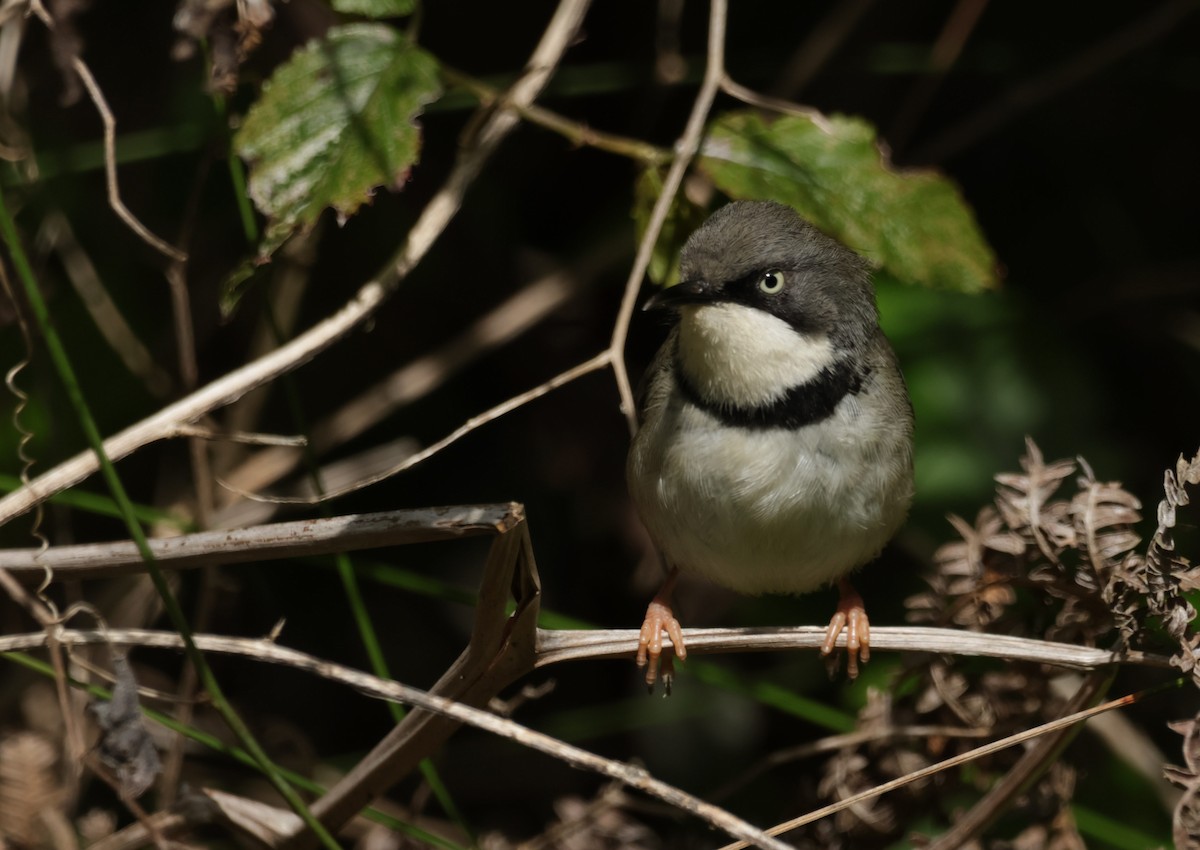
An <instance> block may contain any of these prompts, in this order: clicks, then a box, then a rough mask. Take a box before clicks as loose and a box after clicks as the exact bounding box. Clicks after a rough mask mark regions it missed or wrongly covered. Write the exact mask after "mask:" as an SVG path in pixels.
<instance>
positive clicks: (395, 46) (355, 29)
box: [234, 24, 440, 262]
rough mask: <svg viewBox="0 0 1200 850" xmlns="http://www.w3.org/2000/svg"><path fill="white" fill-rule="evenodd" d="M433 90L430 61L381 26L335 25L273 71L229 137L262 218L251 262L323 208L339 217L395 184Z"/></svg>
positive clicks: (400, 182)
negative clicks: (259, 240) (247, 172)
mask: <svg viewBox="0 0 1200 850" xmlns="http://www.w3.org/2000/svg"><path fill="white" fill-rule="evenodd" d="M439 92H440V85H439V82H438V65H437V62H436V60H434V59H433V57H431V56H429V54H427V53H425V52H424V51H422V50H420V49H419V48H417V47H416V46H414V45H413V44H412V43H411V42H410V41H408V40H407V39H406V38H405V37H404V36H402V35H401V34H399V33H398V32H396V30H394V29H392V28H391V27H386V26H383V25H380V24H350V25H347V26H343V27H334V28H333V29H331V30H330V31H329V33H328V35H327V36H326V38H324V39H323V40H320V41H314V42H312V43H311V44H309V45H307V46H306V47H304V48H302V49H300V50H298V51H296V53H295V54H293V55H292V57H291V58H290V59H289V60H288V61H287V62H285V63H284V64H283V65H281V66H280V67H279V68H278V69H277V70H276V71H275V73H274V74H273V75H272V76H271V79H270V80H268V81H267V83H266V84H264V85H263V90H262V96H261V97H260V98H259V99H258V102H256V103H255V104H254V106H253V107H251V109H250V112H249V113H248V114H247V115H246V119H245V122H244V123H243V125H242V128H241V130H239V131H238V133H237V135H236V136H235V137H234V150H235V151H236V152H237V153H238V155H239V156H241V157H243V158H244V159H246V160H247V162H248V163H249V165H250V179H249V193H250V197H251V198H252V199H253V200H254V203H255V204H256V205H257V206H258V208H259V210H261V211H262V212H263V214H265V215H266V216H267V228H266V232H265V234H264V235H263V240H262V243H261V244H260V245H259V249H258V254H259V261H260V262H265V261H266V260H267V259H269V257H270V255H271V254H272V253H273V252H274V251H275V249H276V248H278V247H279V246H280V245H281V244H282V243H283V242H284V240H285V239H287V238H288V236H290V235H291V234H292V233H293V232H295V231H296V230H298V229H301V228H308V227H311V226H312V225H313V223H314V222H315V221H316V220H317V218H318V216H320V214H321V212H322V211H323V210H324V209H325V208H326V207H332V208H333V209H334V210H336V211H337V214H338V218H339V220H344V219H345V218H346V217H348V216H350V215H353V214H354V213H355V211H357V210H358V208H359V207H360V206H361V205H362V204H363V203H364V202H367V201H369V200H370V199H371V197H372V195H373V194H374V192H375V190H376V189H377V188H378V187H380V186H388V187H391V188H393V189H400V188H402V187H403V186H404V182H405V180H406V179H407V177H408V173H409V171H410V169H411V168H412V166H413V165H414V164H415V163H416V162H417V157H418V154H419V152H420V148H421V135H420V129H419V127H418V126H417V124H416V121H415V119H416V117H417V116H418V115H420V113H421V110H422V108H423V107H424V106H425V105H426V104H428V103H430V102H432V101H434V100H436V99H437V96H438V94H439Z"/></svg>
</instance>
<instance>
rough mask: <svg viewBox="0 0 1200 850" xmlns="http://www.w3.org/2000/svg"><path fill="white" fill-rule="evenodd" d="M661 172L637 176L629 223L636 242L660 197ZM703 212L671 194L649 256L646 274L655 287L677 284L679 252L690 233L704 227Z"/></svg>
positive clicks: (644, 172)
mask: <svg viewBox="0 0 1200 850" xmlns="http://www.w3.org/2000/svg"><path fill="white" fill-rule="evenodd" d="M662 178H663V175H662V172H661V171H660V170H659V169H658V168H647V169H646V170H645V171H643V172H642V173H641V175H639V176H638V179H637V183H636V184H635V185H634V189H633V220H634V223H635V224H636V225H637V235H638V240H639V241H640V240H641V238H642V234H644V233H645V232H646V227H647V226H648V225H649V224H650V215H651V213H653V211H654V204H655V203H656V202H657V201H658V196H659V195H661V194H662ZM704 218H705V211H704V210H703V209H702V208H700V207H698V206H696V205H695V204H693V203H692V202H691V201H689V200H688V199H687V198H686V197H685V196H684V194H683V193H682V192H677V193H676V194H675V198H674V200H672V201H671V208H670V209H669V210H667V217H666V219H665V220H664V221H663V226H662V230H661V231H660V232H659V234H658V241H657V242H655V243H654V252H653V253H652V254H651V255H650V266H649V268H647V269H646V274H647V276H648V277H649V278H650V280H651V281H653V282H654V283H656V284H658V285H659V286H670V285H672V284H674V283H678V282H679V252H680V251H681V250H683V243H684V242H686V241H687V238H688V236H690V235H691V233H692V231H693V230H695V229H696V228H698V227H699V226H700V225H701V224H703V223H704Z"/></svg>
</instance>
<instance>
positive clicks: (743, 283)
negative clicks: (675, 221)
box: [647, 201, 878, 349]
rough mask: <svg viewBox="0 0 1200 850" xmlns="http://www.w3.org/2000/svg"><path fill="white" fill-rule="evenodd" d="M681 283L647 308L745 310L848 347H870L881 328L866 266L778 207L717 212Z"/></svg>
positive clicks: (695, 244) (686, 256)
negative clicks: (726, 306) (719, 305)
mask: <svg viewBox="0 0 1200 850" xmlns="http://www.w3.org/2000/svg"><path fill="white" fill-rule="evenodd" d="M680 277H681V280H682V282H681V283H679V284H676V285H675V286H673V287H670V288H669V289H665V290H663V291H662V292H660V293H658V294H657V295H656V296H654V298H652V299H651V301H650V302H649V303H648V304H647V307H654V306H670V305H682V304H703V303H716V302H731V303H735V304H741V305H744V306H747V307H753V308H756V309H759V310H763V311H766V312H768V313H770V314H772V315H774V316H776V317H778V318H779V319H781V320H783V321H785V322H787V323H788V324H790V325H791V326H792V327H793V328H795V329H796V330H797V331H798V332H800V333H803V334H812V333H817V334H827V335H828V336H829V338H830V339H831V340H833V342H834V344H835V345H836V346H837V347H838V348H842V349H848V348H857V347H859V346H863V345H865V344H866V343H867V342H868V341H869V340H870V338H871V335H872V334H873V333H874V329H875V327H876V325H877V322H878V311H877V310H876V307H875V292H874V289H873V288H872V286H871V279H870V271H869V269H868V266H867V263H866V261H865V260H863V259H862V258H861V257H859V256H858V255H857V254H855V253H854V252H853V251H851V250H850V249H848V248H846V247H844V246H843V245H841V244H839V243H838V242H836V241H835V240H833V239H831V238H830V237H828V236H826V235H825V234H824V233H822V232H821V231H819V230H817V229H816V228H815V227H813V226H812V225H811V224H809V223H808V222H806V221H805V220H804V219H802V218H800V216H799V215H797V214H796V212H795V211H794V210H792V209H791V207H786V206H784V205H783V204H777V203H774V202H772V201H737V202H735V203H732V204H728V205H726V206H724V207H722V208H721V209H719V210H717V212H715V213H713V214H712V216H710V217H709V219H708V220H707V221H706V222H705V223H704V224H703V225H702V226H701V227H700V228H699V229H698V230H697V231H696V232H695V233H693V234H692V235H691V237H690V238H689V239H688V241H687V243H686V244H685V245H684V247H683V252H682V255H681V257H680Z"/></svg>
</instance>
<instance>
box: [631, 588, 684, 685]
mask: <svg viewBox="0 0 1200 850" xmlns="http://www.w3.org/2000/svg"><path fill="white" fill-rule="evenodd" d="M677 576H678V572H677V571H676V570H672V571H671V574H670V575H669V576H667V580H666V582H664V583H663V586H662V588H661V589H660V590H659V591H658V593H657V594H656V595H655V597H654V599H653V600H652V601H651V602H650V604H649V605H648V606H647V607H646V619H645V620H644V621H643V622H642V630H641V632H640V633H639V634H638V650H637V665H638V667H645V668H646V684H647V685H648V686H649V687H650V689H651V690H653V688H654V683H655V682H656V681H658V679H659V674H660V668H661V675H662V681H663V687H664V688H665V689H666V692H667V693H668V694H669V693H671V681H672V679H673V678H674V674H675V665H674V662H673V661H672V654H671V651H670V650H668V651H667V653H666V655H665V656H664V655H663V641H662V636H663V632H666V633H667V637H669V638H670V639H671V645H672V646H673V647H674V654H675V655H677V656H679V660H680V661H683V660H684V659H685V658H687V648H686V647H685V646H684V645H683V628H682V627H681V626H680V625H679V621H678V620H677V619H675V614H674V612H672V611H671V590H672V588H673V587H674V586H675V579H676V578H677Z"/></svg>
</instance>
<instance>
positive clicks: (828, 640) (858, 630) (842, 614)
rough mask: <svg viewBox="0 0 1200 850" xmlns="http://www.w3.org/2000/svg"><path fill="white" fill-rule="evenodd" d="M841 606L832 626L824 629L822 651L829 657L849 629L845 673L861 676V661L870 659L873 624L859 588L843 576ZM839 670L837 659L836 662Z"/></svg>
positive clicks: (856, 676)
mask: <svg viewBox="0 0 1200 850" xmlns="http://www.w3.org/2000/svg"><path fill="white" fill-rule="evenodd" d="M838 591H839V594H838V607H837V611H836V612H835V613H834V615H833V618H832V619H831V620H830V621H829V628H828V629H826V630H825V642H824V643H823V644H821V654H822V655H825V656H829V655H831V654H832V652H833V651H834V649H836V648H837V639H838V636H839V635H841V633H842V632H843V631H845V632H846V675H847V676H849V677H850V678H851V679H856V678H858V662H859V661H860V660H861V661H862V663H864V664H866V663H867V662H868V661H870V660H871V623H870V621H869V620H867V609H866V608H864V607H863V600H862V597H861V596H859V595H858V591H856V590H855V589H854V587H853V586H852V585H851V584H850V582H848V581H846V580H845V579H843V580H842V581H841V583H840V584H839V585H838ZM834 668H835V669H836V662H835V664H834Z"/></svg>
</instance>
